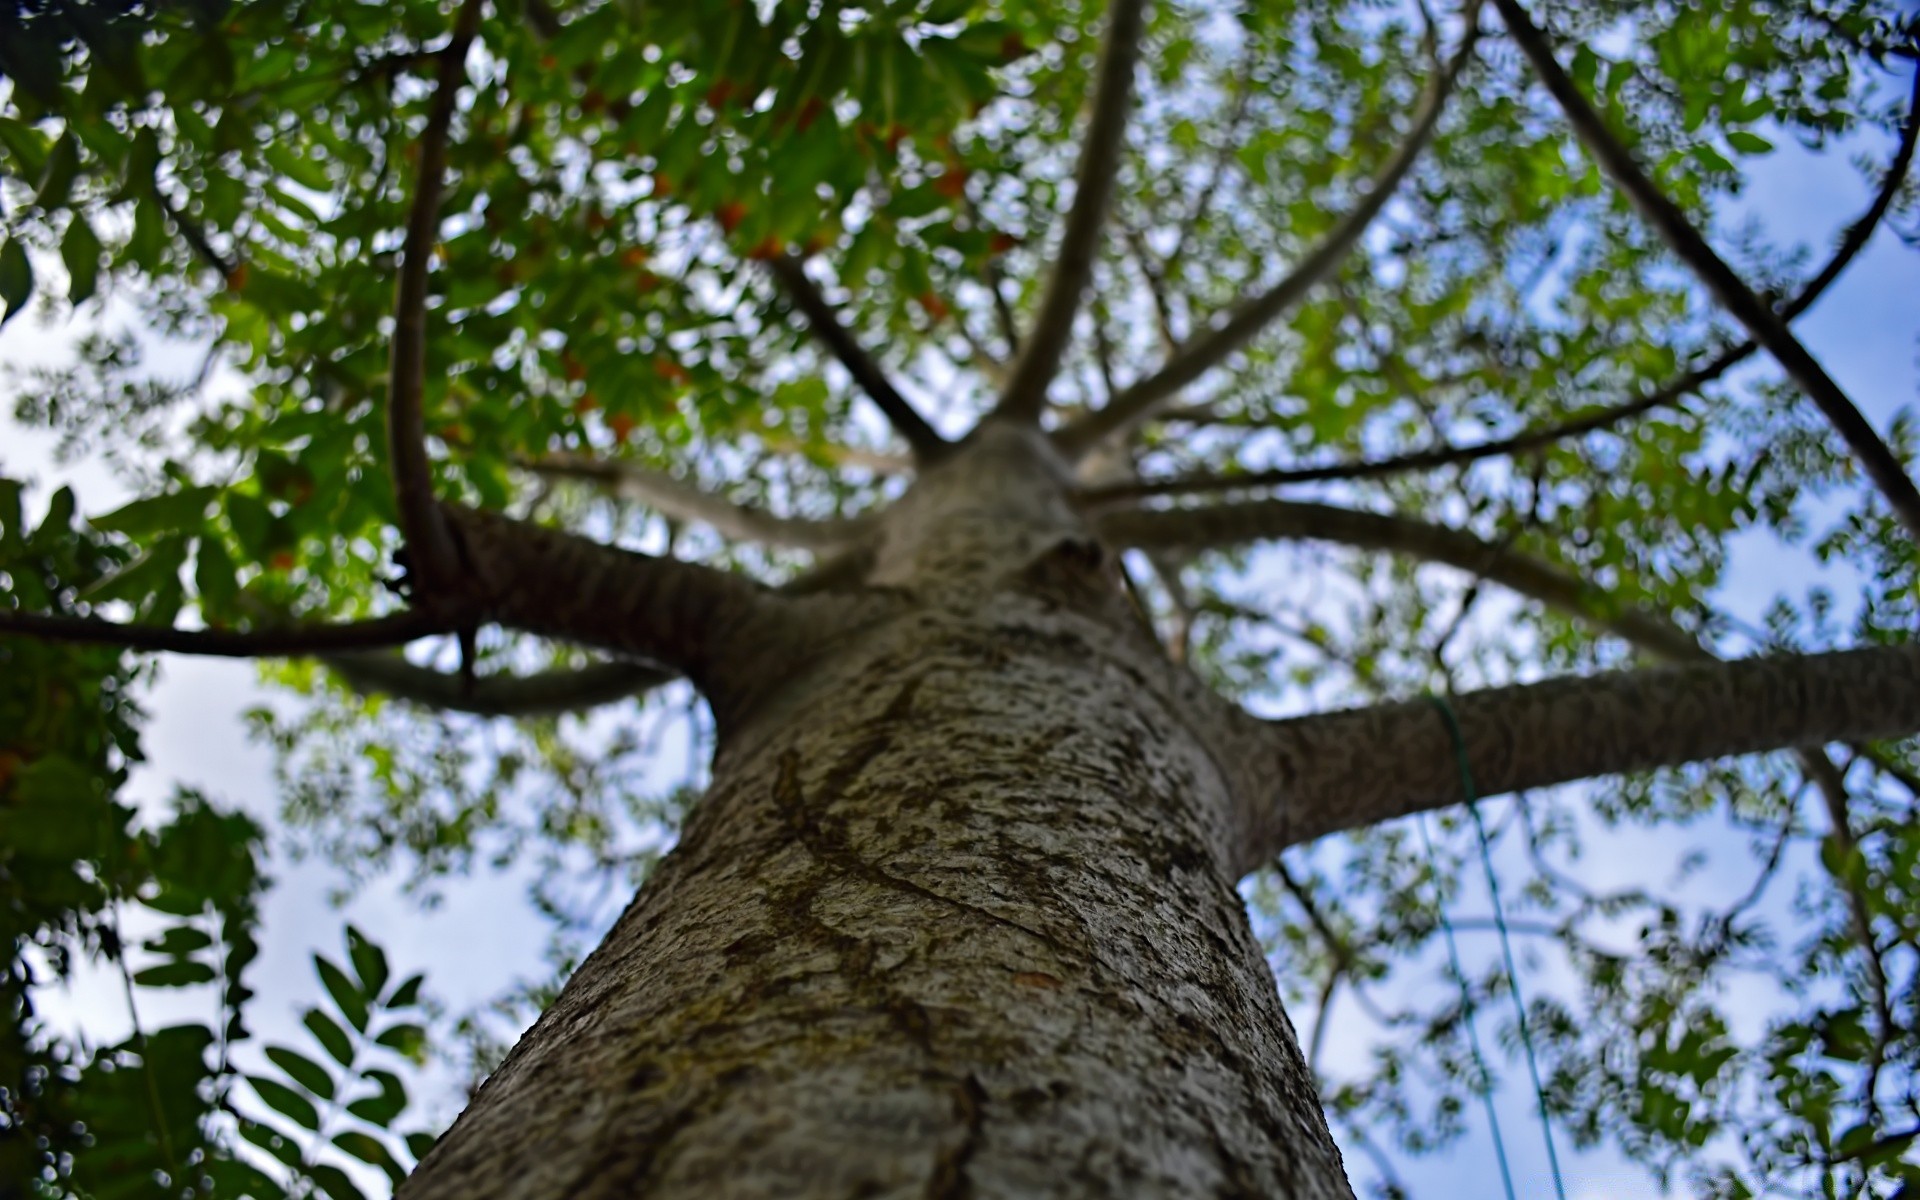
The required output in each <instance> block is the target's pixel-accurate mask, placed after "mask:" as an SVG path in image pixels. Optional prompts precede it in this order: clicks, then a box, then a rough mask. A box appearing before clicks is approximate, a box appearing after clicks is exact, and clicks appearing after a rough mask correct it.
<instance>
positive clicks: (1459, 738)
mask: <svg viewBox="0 0 1920 1200" xmlns="http://www.w3.org/2000/svg"><path fill="white" fill-rule="evenodd" d="M1426 699H1427V702H1428V703H1429V704H1431V705H1433V706H1434V708H1436V709H1438V710H1439V712H1440V717H1441V719H1442V720H1444V721H1445V722H1446V723H1447V736H1448V737H1449V738H1451V739H1452V741H1453V756H1454V759H1455V761H1457V762H1458V763H1459V764H1460V789H1461V792H1462V794H1463V795H1464V797H1465V798H1466V802H1467V815H1468V816H1469V817H1471V818H1472V820H1473V832H1474V835H1475V836H1476V837H1477V838H1478V839H1479V841H1480V866H1481V868H1482V869H1483V870H1485V872H1486V876H1487V894H1488V896H1490V897H1491V898H1492V900H1493V926H1494V928H1495V929H1496V930H1497V931H1498V932H1499V934H1500V956H1501V958H1502V959H1503V960H1504V961H1505V963H1506V967H1507V991H1508V992H1509V993H1510V994H1511V995H1512V996H1513V1013H1514V1017H1515V1018H1516V1019H1517V1021H1518V1022H1519V1026H1520V1047H1521V1049H1522V1050H1523V1051H1524V1052H1525V1054H1526V1058H1527V1074H1528V1076H1529V1077H1530V1078H1531V1079H1532V1080H1533V1098H1534V1102H1535V1104H1536V1106H1537V1107H1538V1108H1539V1111H1540V1132H1541V1134H1542V1135H1543V1136H1544V1137H1545V1138H1546V1142H1547V1166H1548V1169H1549V1170H1551V1171H1552V1172H1553V1194H1554V1195H1555V1196H1557V1197H1558V1198H1559V1200H1567V1189H1566V1185H1565V1184H1564V1183H1562V1182H1561V1179H1560V1156H1559V1154H1558V1153H1556V1152H1555V1150H1554V1145H1553V1122H1552V1121H1551V1120H1550V1119H1549V1118H1548V1116H1547V1093H1546V1089H1545V1088H1543V1087H1541V1086H1540V1064H1539V1061H1538V1060H1537V1059H1536V1058H1535V1057H1534V1053H1533V1034H1532V1032H1531V1031H1530V1030H1529V1029H1528V1028H1527V1005H1526V1001H1525V1000H1524V999H1522V998H1521V995H1520V971H1519V969H1518V968H1517V967H1515V965H1514V961H1513V940H1512V939H1511V938H1510V937H1509V936H1508V934H1507V914H1506V909H1505V907H1504V906H1503V905H1502V904H1501V903H1500V884H1499V881H1498V880H1497V879H1496V878H1495V876H1494V873H1493V844H1492V841H1491V840H1490V839H1489V838H1488V837H1487V825H1486V822H1485V821H1482V820H1481V819H1480V808H1479V799H1480V797H1479V794H1478V793H1477V792H1476V791H1475V790H1474V786H1473V769H1472V767H1471V766H1470V765H1469V764H1468V762H1467V739H1466V736H1465V735H1464V734H1462V733H1461V732H1460V721H1459V719H1458V718H1457V717H1455V716H1454V714H1453V706H1452V705H1450V704H1448V703H1447V702H1446V700H1445V699H1444V698H1443V697H1440V696H1436V695H1433V694H1432V693H1429V694H1428V695H1427V698H1426ZM1421 836H1422V837H1425V836H1426V827H1425V826H1424V825H1422V827H1421ZM1427 856H1428V859H1429V861H1431V859H1432V856H1433V843H1432V842H1431V841H1429V842H1428V843H1427ZM1440 921H1441V924H1442V925H1443V926H1446V925H1447V919H1446V911H1445V909H1444V908H1443V909H1442V910H1441V913H1440ZM1447 945H1448V950H1449V952H1450V953H1451V952H1452V947H1453V931H1452V929H1451V928H1450V927H1449V928H1448V929H1447ZM1454 973H1455V974H1456V975H1459V973H1460V966H1459V959H1458V957H1457V956H1456V957H1455V960H1454ZM1460 981H1461V988H1462V994H1463V995H1464V994H1465V988H1466V977H1465V976H1464V975H1462V976H1460ZM1475 1053H1476V1054H1477V1053H1478V1050H1477V1049H1476V1050H1475ZM1482 1070H1484V1067H1483V1068H1482ZM1488 1111H1489V1112H1491V1111H1492V1105H1491V1101H1489V1105H1488ZM1499 1136H1500V1135H1499V1133H1498V1131H1497V1130H1496V1131H1495V1133H1494V1143H1495V1146H1496V1148H1497V1147H1498V1145H1499ZM1506 1170H1507V1164H1506V1160H1505V1158H1504V1156H1503V1157H1502V1159H1501V1163H1500V1171H1501V1174H1502V1175H1503V1176H1504V1175H1505V1174H1506ZM1507 1194H1508V1195H1509V1196H1511V1195H1512V1194H1513V1185H1512V1184H1511V1183H1508V1185H1507Z"/></svg>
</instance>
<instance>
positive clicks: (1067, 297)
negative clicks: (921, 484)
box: [996, 0, 1146, 424]
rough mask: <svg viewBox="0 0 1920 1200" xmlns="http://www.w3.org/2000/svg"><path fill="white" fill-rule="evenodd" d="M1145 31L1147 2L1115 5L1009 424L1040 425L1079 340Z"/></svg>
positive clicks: (1009, 391) (1006, 402)
mask: <svg viewBox="0 0 1920 1200" xmlns="http://www.w3.org/2000/svg"><path fill="white" fill-rule="evenodd" d="M1145 26H1146V0H1112V3H1111V5H1110V6H1109V7H1108V10H1107V31H1106V37H1105V39H1104V41H1103V42H1102V44H1101V50H1100V74H1099V79H1098V81H1097V82H1096V83H1095V85H1094V93H1093V116H1092V118H1091V120H1089V121H1088V123H1087V133H1086V140H1085V141H1084V142H1082V143H1081V146H1080V165H1079V168H1078V170H1077V171H1076V173H1075V175H1074V192H1073V208H1072V210H1071V211H1070V212H1068V214H1067V224H1066V229H1065V231H1064V232H1062V234H1061V235H1060V245H1059V246H1058V247H1057V248H1056V249H1055V250H1054V260H1053V273H1052V274H1051V275H1049V276H1048V277H1047V287H1046V291H1045V293H1044V294H1043V295H1042V297H1041V300H1040V311H1039V313H1038V314H1037V315H1036V316H1035V317H1034V323H1033V328H1032V330H1031V331H1029V332H1028V334H1027V336H1026V339H1025V342H1024V344H1023V345H1022V346H1021V349H1020V357H1019V360H1018V361H1017V362H1015V364H1014V367H1013V378H1012V379H1011V380H1009V381H1008V383H1007V386H1006V389H1005V390H1004V391H1003V392H1002V393H1001V395H1000V404H999V407H998V408H997V410H996V411H997V413H998V414H999V415H1001V416H1004V417H1007V418H1009V419H1011V420H1015V421H1024V422H1027V423H1028V424H1038V423H1039V421H1040V414H1041V413H1042V412H1043V411H1045V409H1046V406H1047V385H1048V384H1050V383H1052V382H1053V378H1054V376H1055V375H1057V374H1059V373H1060V360H1061V358H1062V357H1063V356H1064V355H1065V354H1066V349H1067V344H1068V342H1070V341H1071V340H1072V338H1073V319H1074V316H1075V315H1076V314H1077V313H1078V312H1079V311H1080V299H1081V297H1082V296H1083V295H1084V294H1085V292H1086V290H1087V284H1088V282H1089V281H1090V280H1091V279H1092V276H1093V262H1094V259H1095V257H1096V256H1098V254H1099V252H1100V235H1101V232H1102V230H1104V229H1105V227H1106V218H1107V208H1108V205H1109V204H1110V203H1111V201H1112V199H1113V184H1114V179H1115V177H1116V175H1117V174H1118V173H1119V170H1120V159H1121V150H1122V148H1123V147H1124V145H1125V142H1126V132H1127V119H1128V117H1129V116H1130V114H1131V113H1132V110H1133V76H1134V71H1135V68H1136V67H1137V66H1138V64H1139V61H1140V43H1141V39H1142V37H1143V35H1144V30H1145Z"/></svg>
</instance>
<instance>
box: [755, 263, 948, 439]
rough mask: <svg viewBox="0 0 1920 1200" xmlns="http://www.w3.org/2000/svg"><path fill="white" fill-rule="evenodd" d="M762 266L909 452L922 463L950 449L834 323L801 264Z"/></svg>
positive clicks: (843, 328) (834, 316)
mask: <svg viewBox="0 0 1920 1200" xmlns="http://www.w3.org/2000/svg"><path fill="white" fill-rule="evenodd" d="M767 271H768V273H769V274H771V275H772V276H773V278H774V280H775V282H777V283H779V285H780V287H781V289H782V290H783V291H785V292H786V294H787V298H788V299H789V300H791V301H793V306H794V307H795V308H797V309H799V310H800V311H801V313H802V314H803V315H805V317H806V318H807V325H808V327H809V328H810V329H811V330H812V331H813V336H815V337H817V338H819V339H820V341H821V343H822V344H823V345H825V346H826V347H827V349H828V350H829V351H831V352H832V353H833V356H834V358H836V359H838V360H839V362H840V365H841V366H843V367H845V368H846V369H847V374H849V375H851V376H852V377H853V381H854V383H856V384H858V385H859V387H860V390H861V391H863V392H865V393H866V394H867V396H868V398H869V399H871V400H872V401H873V402H874V404H876V405H878V406H879V408H880V411H881V412H882V413H883V414H885V416H886V418H887V423H888V424H890V425H892V426H893V431H894V432H895V433H897V434H899V435H900V436H901V437H902V438H904V439H905V440H906V443H907V445H908V446H909V447H910V448H911V449H912V450H913V455H914V457H915V458H916V459H918V460H920V461H922V462H924V463H933V462H937V461H939V459H940V457H941V456H942V455H943V454H945V453H946V452H947V450H948V449H949V448H950V444H949V443H948V441H947V439H945V438H943V437H941V436H940V434H939V433H938V432H937V431H936V430H935V429H934V428H933V426H931V425H929V424H927V421H926V418H925V417H922V416H921V415H920V413H919V412H918V411H917V410H916V409H915V408H914V407H913V405H912V404H911V403H909V402H908V401H907V398H906V397H905V396H902V395H901V394H900V392H899V390H898V389H897V388H895V387H894V386H893V383H892V381H891V380H889V379H888V378H887V376H886V372H884V371H882V370H881V369H880V364H879V363H878V362H876V361H874V359H873V356H872V355H870V354H868V353H867V352H866V349H865V348H864V347H862V346H861V345H860V343H859V342H857V341H855V340H854V337H853V334H852V333H851V332H850V331H848V329H847V327H846V326H845V325H842V324H841V323H840V318H839V316H838V315H837V314H835V313H834V311H833V306H832V305H830V304H828V303H827V298H826V297H825V296H823V295H821V294H820V289H819V288H817V287H815V286H814V283H813V280H811V279H809V278H808V277H807V268H806V264H805V263H804V262H802V261H801V260H800V259H798V258H794V257H791V256H786V255H778V256H775V257H773V258H770V259H768V260H767Z"/></svg>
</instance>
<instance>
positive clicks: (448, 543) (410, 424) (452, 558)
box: [387, 0, 482, 603]
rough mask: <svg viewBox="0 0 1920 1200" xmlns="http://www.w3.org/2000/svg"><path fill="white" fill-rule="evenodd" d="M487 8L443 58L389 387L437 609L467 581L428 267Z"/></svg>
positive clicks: (465, 21) (468, 7)
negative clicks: (430, 334) (437, 387)
mask: <svg viewBox="0 0 1920 1200" xmlns="http://www.w3.org/2000/svg"><path fill="white" fill-rule="evenodd" d="M481 3H482V0H464V3H462V4H461V6H460V12H459V15H458V16H457V17H456V18H455V19H454V29H453V36H452V38H451V39H450V40H449V41H448V42H447V45H446V48H445V49H443V50H442V51H441V52H440V74H439V81H438V82H437V83H436V84H435V86H434V93H433V101H432V105H431V107H430V108H429V109H428V110H427V125H426V128H425V129H424V130H422V131H421V134H420V143H419V145H420V159H419V170H418V174H417V178H416V181H415V184H414V193H413V206H412V208H411V209H410V210H409V211H408V214H407V232H406V240H405V242H404V243H403V244H402V247H401V255H400V277H399V282H398V284H397V286H396V287H395V289H394V291H395V294H394V301H393V310H394V311H393V347H392V354H393V357H392V362H391V365H390V367H389V373H388V381H387V454H388V458H389V461H390V464H391V466H390V469H391V473H392V475H393V488H394V499H395V503H396V505H397V507H398V509H399V514H400V532H401V533H402V534H403V535H404V537H405V539H406V544H407V547H408V549H409V550H410V551H411V554H410V557H411V558H412V560H413V563H414V570H415V571H416V572H418V574H419V576H420V587H419V593H420V595H421V597H422V598H423V599H425V600H427V602H429V603H431V602H432V598H433V597H434V595H435V594H436V593H437V592H440V591H442V590H444V589H446V588H447V587H449V586H450V585H451V584H452V583H453V581H454V580H455V579H456V578H457V577H458V575H459V573H460V561H459V555H458V552H457V551H456V550H455V548H454V545H453V539H452V537H451V535H450V534H449V533H448V531H447V527H446V524H445V522H444V521H442V520H441V517H440V512H439V509H438V508H437V507H436V505H435V503H434V496H433V463H432V461H431V460H430V459H429V458H428V456H427V426H426V415H425V413H424V412H423V411H422V407H423V402H422V397H421V393H422V391H423V390H424V387H425V381H426V373H427V264H428V261H429V259H430V258H431V256H432V253H433V245H434V240H435V237H436V234H437V233H438V231H439V227H440V195H441V192H442V191H443V190H444V189H445V186H446V166H447V136H448V132H449V131H450V130H451V129H452V127H453V110H454V99H455V93H456V92H457V91H458V90H459V86H460V77H461V73H462V72H463V71H465V70H466V63H467V52H468V51H469V50H470V49H471V48H472V47H473V39H474V35H475V34H476V33H477V32H478V30H479V28H480V9H481Z"/></svg>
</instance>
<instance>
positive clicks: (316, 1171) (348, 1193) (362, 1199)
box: [312, 1163, 367, 1200]
mask: <svg viewBox="0 0 1920 1200" xmlns="http://www.w3.org/2000/svg"><path fill="white" fill-rule="evenodd" d="M312 1175H313V1181H314V1182H315V1183H317V1184H319V1185H320V1190H321V1191H323V1192H325V1193H326V1194H327V1195H328V1196H330V1197H332V1200H367V1197H366V1193H364V1192H362V1191H361V1190H360V1189H359V1188H358V1187H357V1186H355V1184H354V1182H353V1180H352V1179H350V1178H348V1176H347V1173H346V1172H345V1171H342V1170H341V1169H340V1168H339V1167H336V1166H333V1165H332V1164H330V1163H321V1164H319V1165H318V1166H316V1167H314V1168H313V1170H312Z"/></svg>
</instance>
